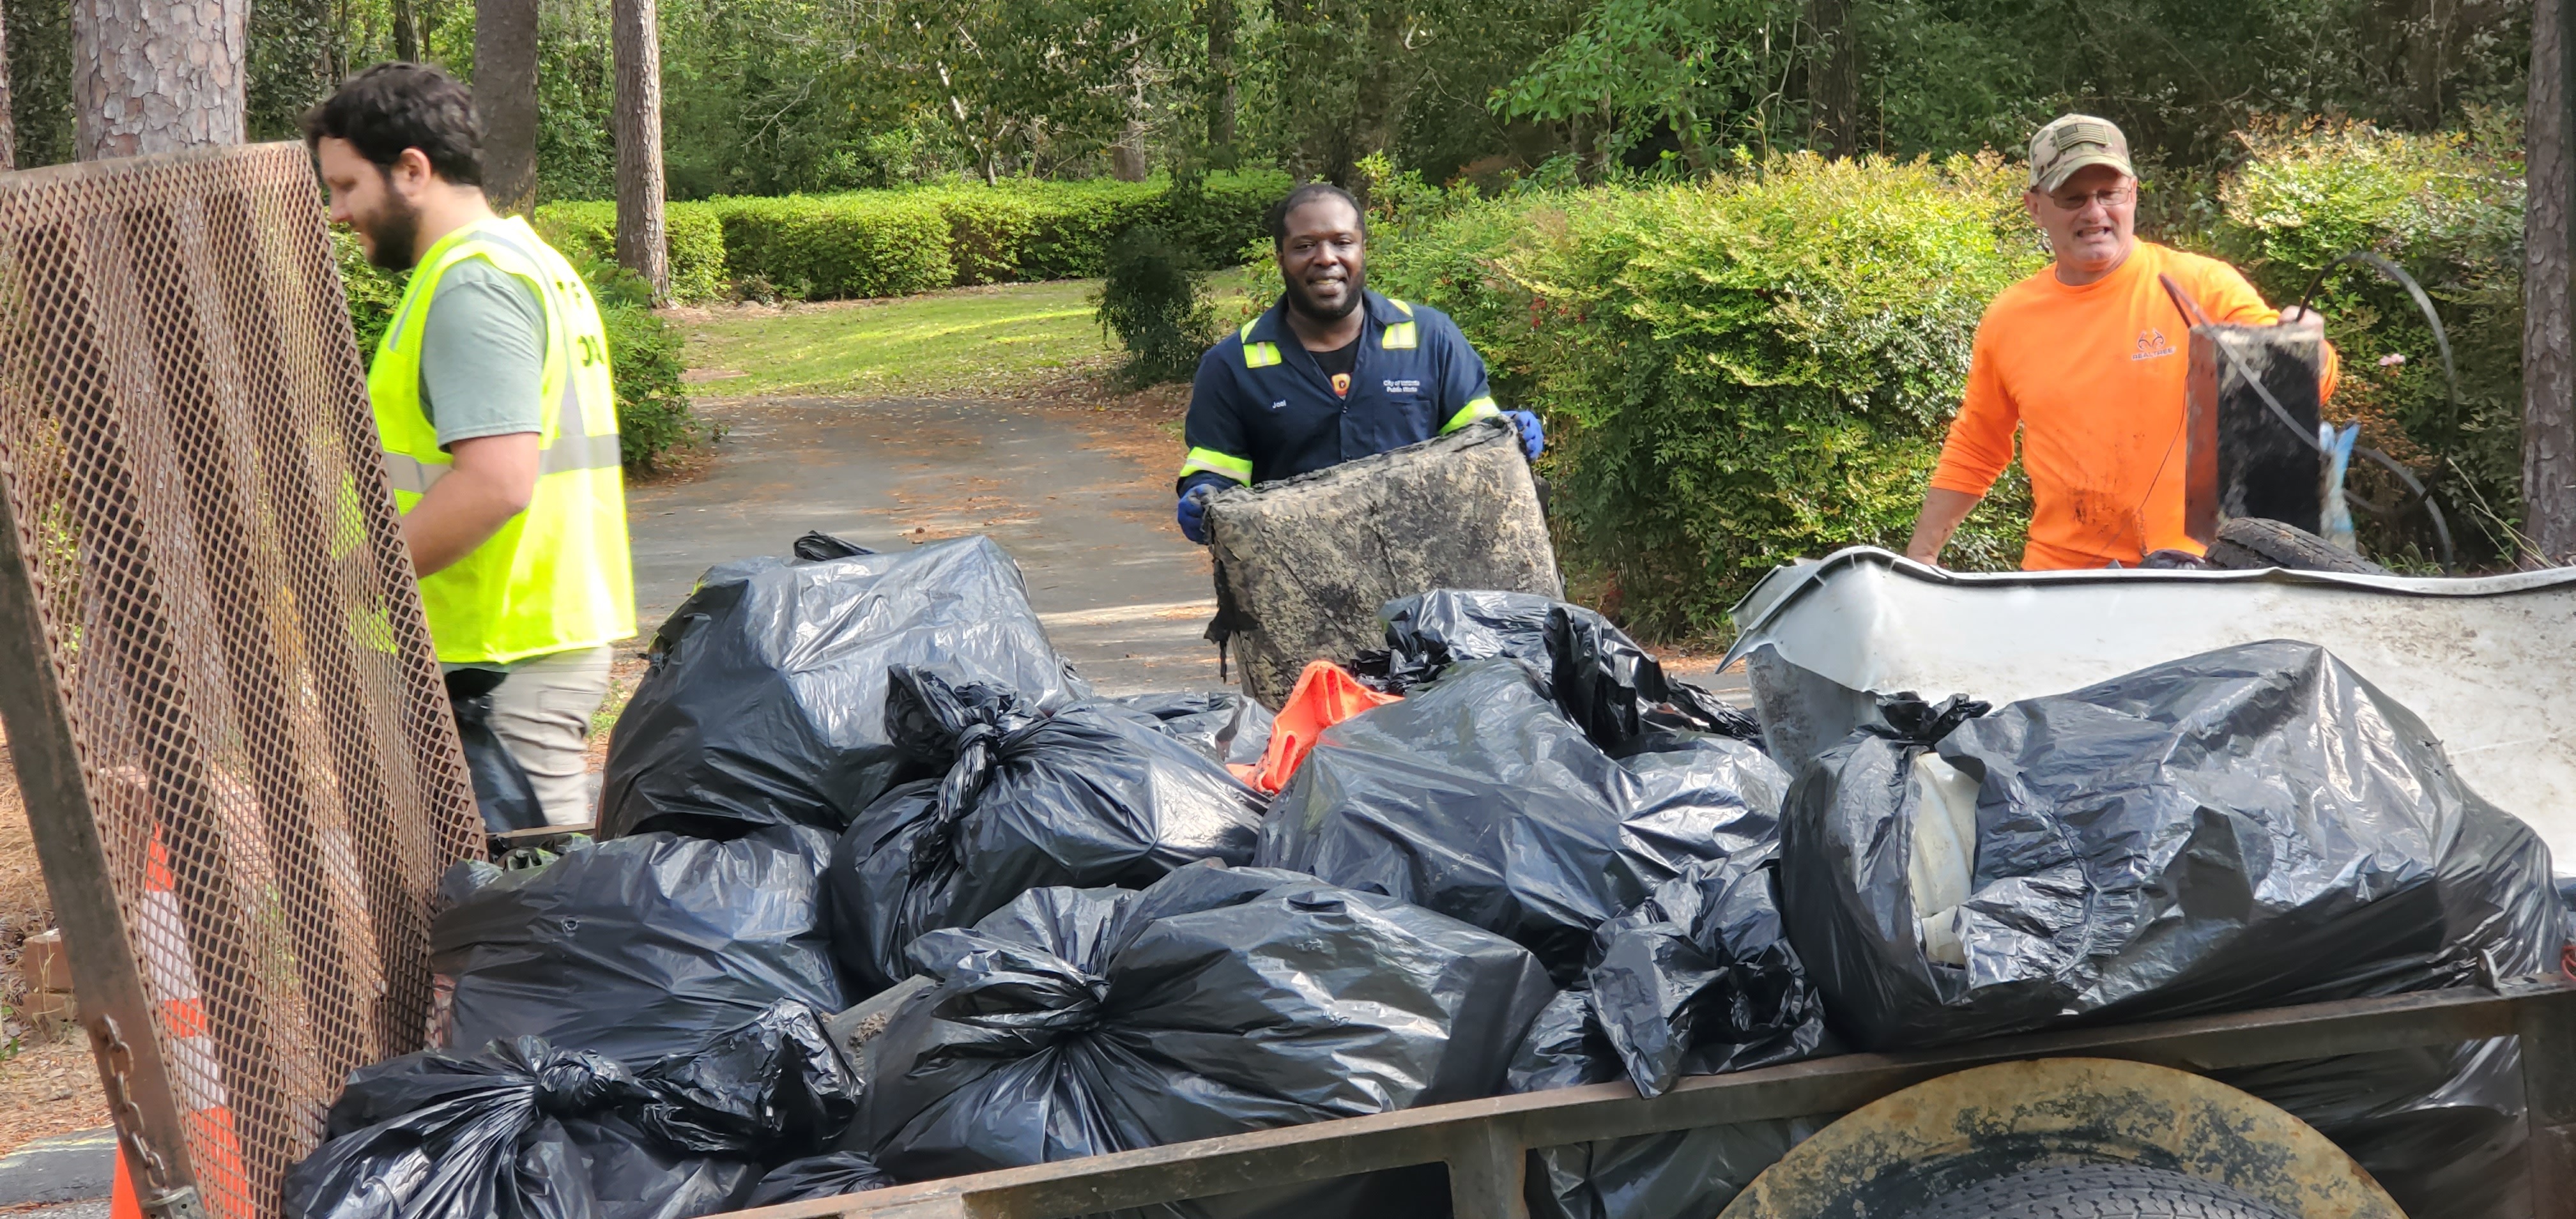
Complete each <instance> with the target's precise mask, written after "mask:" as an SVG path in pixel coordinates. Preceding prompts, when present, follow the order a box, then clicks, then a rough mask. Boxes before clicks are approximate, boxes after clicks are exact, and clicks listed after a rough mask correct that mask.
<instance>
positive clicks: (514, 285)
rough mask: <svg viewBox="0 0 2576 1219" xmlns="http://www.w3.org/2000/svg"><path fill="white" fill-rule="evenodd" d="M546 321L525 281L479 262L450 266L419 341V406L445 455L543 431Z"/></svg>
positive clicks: (478, 260)
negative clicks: (471, 443)
mask: <svg viewBox="0 0 2576 1219" xmlns="http://www.w3.org/2000/svg"><path fill="white" fill-rule="evenodd" d="M545 375H546V314H545V309H544V307H543V306H542V305H541V304H539V302H538V300H537V290H536V288H535V286H534V285H531V284H530V283H528V282H527V281H526V280H523V279H520V278H519V277H518V276H515V275H512V274H510V273H509V272H507V271H504V270H502V269H500V268H499V267H496V266H493V265H492V264H491V263H488V262H485V261H484V260H482V259H480V258H469V259H467V260H465V261H464V262H460V263H458V264H456V265H455V266H452V267H449V268H448V269H447V272H446V274H445V275H442V276H441V277H440V278H439V281H438V295H437V296H435V297H433V298H431V300H430V302H429V317H428V318H427V320H426V321H424V322H423V323H422V329H421V336H420V404H421V410H422V412H423V413H425V414H427V415H428V416H429V422H430V426H431V427H434V428H436V429H437V430H438V444H439V447H440V448H445V447H447V446H449V445H452V444H454V443H456V442H457V441H459V440H472V439H474V438H475V437H477V436H507V435H510V434H511V433H514V432H539V431H544V430H545V409H546V408H545V402H544V401H543V397H544V392H543V391H544V383H545Z"/></svg>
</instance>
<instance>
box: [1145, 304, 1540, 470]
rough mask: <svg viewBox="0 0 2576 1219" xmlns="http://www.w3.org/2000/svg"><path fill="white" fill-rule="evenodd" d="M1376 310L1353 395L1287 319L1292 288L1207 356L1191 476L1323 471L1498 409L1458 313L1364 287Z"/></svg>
mask: <svg viewBox="0 0 2576 1219" xmlns="http://www.w3.org/2000/svg"><path fill="white" fill-rule="evenodd" d="M1361 307H1362V308H1363V309H1365V310H1366V311H1367V318H1366V321H1365V322H1364V324H1363V325H1361V327H1360V337H1359V353H1358V357H1357V362H1356V364H1355V365H1354V367H1353V368H1352V369H1351V393H1350V396H1349V397H1348V398H1343V397H1340V396H1337V395H1335V394H1334V393H1333V386H1332V382H1331V380H1330V379H1329V378H1327V377H1326V376H1325V375H1324V370H1323V366H1322V365H1320V364H1318V363H1316V361H1315V357H1314V355H1313V353H1311V352H1309V351H1307V350H1306V348H1305V346H1304V345H1303V344H1301V343H1299V342H1298V341H1297V336H1296V334H1295V333H1294V332H1293V331H1291V330H1290V329H1289V328H1288V321H1287V316H1286V313H1287V308H1288V305H1287V298H1286V297H1284V296H1283V297H1281V298H1280V300H1279V301H1278V302H1277V303H1275V304H1273V305H1271V307H1270V309H1269V311H1268V312H1266V313H1263V314H1262V315H1261V316H1260V317H1257V318H1254V319H1253V320H1252V321H1251V322H1250V323H1248V324H1246V325H1245V326H1244V327H1243V329H1241V330H1239V331H1236V332H1235V333H1233V334H1231V335H1228V336H1226V337H1225V338H1224V339H1222V340H1219V341H1218V343H1217V344H1216V346H1214V347H1211V348H1209V349H1208V351H1207V354H1206V355H1205V356H1203V357H1201V358H1200V360H1199V372H1198V379H1197V381H1196V382H1194V383H1193V384H1192V386H1191V389H1190V413H1189V419H1188V422H1187V423H1186V424H1185V425H1184V429H1183V430H1184V436H1185V443H1187V444H1188V446H1189V452H1188V453H1187V454H1186V455H1185V456H1184V457H1183V459H1182V462H1181V473H1180V478H1181V480H1182V481H1183V482H1187V481H1188V480H1189V479H1190V478H1191V477H1193V476H1194V475H1198V474H1202V473H1206V474H1215V475H1218V476H1220V477H1223V478H1226V479H1229V480H1231V481H1234V482H1239V483H1256V482H1270V481H1273V480H1275V479H1281V478H1293V477H1295V476H1296V475H1299V474H1307V473H1312V472H1314V471H1316V470H1321V469H1323V468H1325V467H1327V466H1334V465H1339V464H1341V463H1342V462H1345V461H1350V460H1353V459H1355V458H1361V457H1367V456H1370V455H1372V454H1377V453H1383V452H1386V451H1387V450H1389V449H1399V448H1402V447H1404V446H1405V445H1408V444H1415V443H1418V442H1420V441H1424V440H1429V439H1431V438H1432V437H1433V436H1437V435H1441V434H1444V433H1447V432H1452V431H1456V430H1457V429H1459V428H1462V427H1465V426H1466V425H1467V424H1469V423H1470V422H1473V421H1474V420H1476V419H1480V418H1482V417H1484V416H1486V415H1491V414H1494V413H1495V411H1496V408H1495V406H1494V398H1493V394H1492V392H1491V391H1490V390H1489V389H1488V388H1487V387H1486V384H1485V361H1484V360H1483V359H1482V358H1480V357H1479V356H1477V354H1476V349H1475V348H1474V347H1472V346H1469V345H1468V343H1467V336H1466V335H1464V334H1461V333H1459V331H1458V326H1457V324H1456V323H1454V322H1452V321H1450V320H1449V316H1448V315H1447V314H1445V313H1442V312H1440V311H1439V310H1437V309H1434V308H1431V307H1430V306H1428V305H1410V304H1406V303H1405V302H1403V301H1399V300H1394V299H1391V298H1389V297H1384V296H1380V295H1378V294H1377V293H1375V292H1364V293H1363V294H1362V297H1361Z"/></svg>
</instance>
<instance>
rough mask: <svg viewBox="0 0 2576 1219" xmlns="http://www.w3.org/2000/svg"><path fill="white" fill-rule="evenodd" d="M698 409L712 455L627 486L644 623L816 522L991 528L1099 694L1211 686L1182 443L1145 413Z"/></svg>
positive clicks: (779, 405)
mask: <svg viewBox="0 0 2576 1219" xmlns="http://www.w3.org/2000/svg"><path fill="white" fill-rule="evenodd" d="M708 413H709V414H710V415H711V416H713V417H714V418H716V419H718V420H720V421H721V422H723V423H724V424H725V425H726V426H727V427H728V428H729V429H730V431H731V437H730V439H729V440H728V441H727V442H726V443H725V444H723V445H721V446H719V447H718V452H719V455H718V456H717V457H716V459H715V464H714V466H713V467H712V468H710V469H708V470H707V471H706V472H705V473H703V474H701V475H699V476H698V477H696V478H693V479H690V480H687V481H682V482H672V483H649V482H648V483H641V484H638V485H636V486H635V487H633V488H632V489H631V490H630V491H629V493H628V495H627V512H628V518H629V521H630V527H631V530H632V532H633V535H634V551H635V580H636V601H637V609H638V612H639V614H640V615H641V617H642V619H643V624H642V625H643V627H644V629H646V630H648V631H649V630H650V629H651V628H652V627H653V626H654V625H656V624H658V623H660V622H661V620H662V618H663V617H664V616H665V615H667V614H669V613H670V611H671V608H672V607H673V606H674V605H676V604H678V603H679V601H680V599H681V598H682V597H683V596H686V595H687V593H688V591H689V587H690V585H691V584H692V583H693V582H694V581H695V580H696V579H697V576H698V573H700V572H702V571H704V570H706V568H707V567H708V566H709V565H711V564H714V563H717V562H721V561H723V560H726V559H734V558H741V557H743V556H746V555H759V554H782V553H785V551H786V549H787V546H788V544H789V543H791V542H793V541H795V539H796V538H797V537H798V536H800V535H802V534H803V533H804V532H805V531H806V530H809V529H820V530H822V531H824V532H826V533H831V534H836V535H839V536H841V537H844V538H847V539H849V540H850V541H853V542H856V543H858V544H859V545H862V546H866V547H868V548H870V549H872V550H891V549H895V548H897V547H902V546H909V545H917V544H919V543H922V542H926V541H933V540H937V539H940V538H950V537H959V536H962V535H966V534H973V533H983V534H989V535H991V536H992V538H993V540H994V541H997V542H999V543H1001V545H1002V548H1003V549H1005V550H1008V551H1009V552H1010V553H1011V556H1012V557H1013V558H1015V559H1017V560H1019V564H1020V571H1021V573H1022V574H1023V575H1024V576H1025V577H1026V578H1027V580H1028V586H1029V600H1030V602H1031V603H1032V604H1033V605H1035V607H1036V608H1037V610H1038V613H1039V614H1040V615H1041V616H1042V617H1043V618H1044V620H1045V621H1046V624H1047V630H1048V633H1049V634H1050V635H1051V636H1053V637H1054V639H1055V642H1056V646H1057V647H1058V648H1059V649H1061V650H1062V651H1063V652H1064V654H1065V655H1066V656H1067V657H1068V658H1070V659H1071V660H1072V661H1073V662H1074V664H1075V665H1076V666H1078V667H1079V668H1080V669H1081V670H1082V672H1083V674H1084V675H1085V676H1087V677H1089V678H1090V679H1091V681H1092V683H1093V684H1094V685H1097V686H1099V687H1100V688H1101V690H1102V691H1103V692H1104V693H1110V694H1126V693H1135V692H1140V691H1145V690H1177V689H1194V688H1208V689H1213V688H1215V687H1216V686H1217V685H1218V682H1217V668H1216V649H1215V647H1214V646H1213V645H1210V644H1208V643H1206V642H1205V641H1204V640H1202V639H1201V638H1200V632H1201V631H1202V630H1203V629H1205V627H1206V625H1207V620H1208V616H1209V615H1210V614H1211V613H1213V612H1214V610H1215V602H1214V600H1213V599H1212V596H1211V593H1210V591H1209V574H1208V563H1207V557H1206V555H1205V553H1204V552H1203V551H1202V550H1200V548H1199V547H1196V546H1193V545H1191V544H1190V543H1189V542H1188V541H1186V540H1185V539H1183V538H1182V537H1181V536H1180V534H1179V532H1178V531H1176V530H1175V529H1174V528H1173V527H1172V522H1171V497H1172V492H1171V481H1172V480H1171V469H1172V468H1173V467H1174V466H1176V465H1177V464H1178V461H1179V456H1178V455H1179V442H1178V441H1177V440H1174V439H1171V438H1169V436H1168V435H1167V434H1166V433H1164V432H1163V430H1162V429H1161V428H1160V427H1158V426H1157V425H1155V424H1154V423H1153V422H1151V421H1150V420H1143V419H1139V418H1137V417H1135V416H1132V415H1113V414H1107V413H1101V414H1098V415H1096V416H1094V415H1092V414H1089V413H1084V412H1078V411H1069V410H1065V409H1061V408H1043V407H1038V406H1032V405H1028V404H1024V403H1015V402H957V401H944V400H932V399H923V400H883V399H880V400H872V401H867V402H846V401H833V400H827V399H782V400H776V401H762V402H751V403H738V404H729V405H720V406H716V407H713V408H711V409H710V410H709V412H708ZM1167 445H1168V447H1169V448H1170V450H1171V451H1170V453H1169V454H1168V455H1164V454H1162V453H1161V450H1162V449H1163V448H1164V447H1165V446H1167ZM1156 456H1168V460H1164V461H1159V462H1158V461H1155V460H1154V458H1155V457H1156Z"/></svg>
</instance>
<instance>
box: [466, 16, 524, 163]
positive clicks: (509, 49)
mask: <svg viewBox="0 0 2576 1219" xmlns="http://www.w3.org/2000/svg"><path fill="white" fill-rule="evenodd" d="M472 79H473V84H474V106H475V109H477V110H479V111H481V112H482V115H483V193H484V194H485V195H487V196H489V197H490V198H491V200H492V208H493V210H495V211H498V212H501V213H504V214H508V213H512V212H517V213H522V214H524V213H526V212H528V211H529V210H530V209H532V208H534V207H535V206H536V205H537V0H474V71H473V78H472Z"/></svg>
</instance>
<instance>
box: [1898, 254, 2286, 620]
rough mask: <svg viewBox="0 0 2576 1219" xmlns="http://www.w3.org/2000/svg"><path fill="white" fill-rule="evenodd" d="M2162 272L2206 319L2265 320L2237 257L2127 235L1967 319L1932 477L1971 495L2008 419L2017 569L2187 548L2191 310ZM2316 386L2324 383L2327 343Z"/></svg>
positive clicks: (2002, 444)
mask: <svg viewBox="0 0 2576 1219" xmlns="http://www.w3.org/2000/svg"><path fill="white" fill-rule="evenodd" d="M2159 275H2170V276H2172V277H2173V279H2174V282H2175V283H2176V284H2179V285H2181V287H2182V290H2183V292H2184V294H2185V295H2187V296H2189V297H2191V299H2192V300H2193V302H2195V303H2196V304H2198V305H2199V306H2200V308H2201V311H2202V312H2204V313H2206V314H2208V315H2209V319H2210V320H2211V321H2214V322H2238V323H2243V324H2247V325H2270V324H2272V323H2274V322H2277V321H2279V320H2281V314H2280V311H2279V310H2277V309H2274V308H2272V307H2271V306H2269V305H2266V304H2264V303H2263V298H2262V297H2261V296H2260V295H2258V294H2256V292H2255V291H2254V286H2253V285H2252V284H2249V283H2246V282H2245V277H2244V276H2242V275H2240V274H2237V272H2236V268H2234V267H2231V266H2228V265H2227V264H2226V263H2223V262H2220V261H2218V260H2217V259H2214V258H2203V257H2201V256H2199V255H2197V254H2185V253H2183V252H2182V251H2180V250H2174V249H2169V248H2167V247H2164V246H2160V245H2156V244H2154V243H2152V242H2145V241H2141V242H2139V243H2138V245H2137V248H2136V249H2135V250H2133V251H2131V252H2130V254H2129V259H2128V261H2127V262H2124V263H2121V264H2120V269H2119V270H2116V271H2113V272H2111V273H2110V274H2109V275H2107V276H2104V277H2103V278H2101V279H2099V280H2096V281H2094V282H2092V283H2089V284H2086V285H2084V286H2083V287H2080V288H2076V287H2068V286H2067V285H2065V284H2063V283H2060V282H2058V279H2057V273H2056V271H2055V270H2054V269H2053V268H2052V269H2049V270H2043V271H2041V272H2040V273H2039V274H2037V275H2033V276H2031V277H2030V278H2028V279H2025V280H2023V281H2021V282H2020V283H2017V284H2014V285H2013V286H2012V287H2009V288H2006V289H2004V291H2003V294H2002V295H2000V296H1997V297H1996V298H1995V301H1994V303H1993V304H1991V305H1988V306H1987V307H1986V316H1985V318H1984V319H1983V320H1982V321H1980V322H1978V323H1977V342H1976V347H1975V349H1974V350H1973V352H1972V353H1971V355H1970V356H1969V360H1968V390H1967V394H1966V396H1965V399H1964V401H1963V402H1962V403H1961V404H1960V407H1959V417H1958V418H1957V419H1955V420H1952V421H1951V423H1950V439H1949V442H1948V443H1946V444H1944V445H1942V446H1941V464H1940V465H1939V466H1938V467H1937V468H1935V469H1934V470H1933V472H1932V485H1933V486H1935V487H1939V488H1942V489H1944V490H1949V491H1964V492H1966V493H1968V494H1970V495H1983V494H1985V493H1986V489H1987V488H1989V487H1991V486H1993V485H1994V481H1995V476H1996V475H1998V474H2001V473H2003V470H2004V467H2005V466H2006V465H2008V464H2010V463H2011V462H2012V456H2013V429H2014V428H2015V427H2016V426H2018V427H2019V428H2020V429H2021V433H2022V439H2021V446H2022V454H2021V459H2022V468H2023V469H2024V470H2025V471H2027V472H2028V473H2029V474H2030V489H2031V499H2032V500H2033V501H2034V503H2033V511H2032V513H2031V520H2030V545H2029V547H2028V548H2027V549H2025V550H2023V551H2022V556H2021V565H2022V567H2024V568H2025V569H2028V570H2032V571H2041V570H2049V569H2055V568H2070V567H2108V566H2110V565H2111V563H2112V561H2113V560H2118V561H2119V562H2121V563H2123V564H2127V565H2130V566H2135V565H2137V563H2138V562H2139V561H2140V560H2142V559H2143V558H2144V557H2145V556H2146V553H2147V552H2148V551H2151V550H2164V549H2172V550H2186V551H2190V552H2193V553H2198V552H2199V551H2200V549H2201V548H2200V547H2199V545H2197V544H2195V543H2194V542H2193V541H2192V540H2191V539H2190V538H2188V537H2186V536H2184V534H2183V520H2182V517H2183V503H2182V486H2183V466H2184V448H2185V441H2184V439H2183V423H2184V408H2183V379H2184V374H2185V372H2186V370H2187V369H2188V367H2189V365H2190V363H2191V358H2190V356H2189V354H2188V338H2187V336H2188V335H2189V334H2190V330H2191V323H2190V322H2189V321H2188V320H2186V319H2185V318H2184V317H2183V315H2182V313H2181V312H2180V311H2179V310H2177V309H2176V308H2175V307H2174V303H2173V300H2172V298H2171V297H2168V296H2167V295H2165V290H2164V285H2163V284H2161V283H2159V282H2157V277H2158V276H2159ZM2325 355H2326V358H2325V376H2324V379H2323V381H2322V384H2321V386H2320V390H2321V392H2322V393H2325V394H2332V393H2333V392H2334V384H2335V375H2336V360H2335V353H2334V348H2333V347H2331V346H2329V347H2327V348H2326V353H2325Z"/></svg>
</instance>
